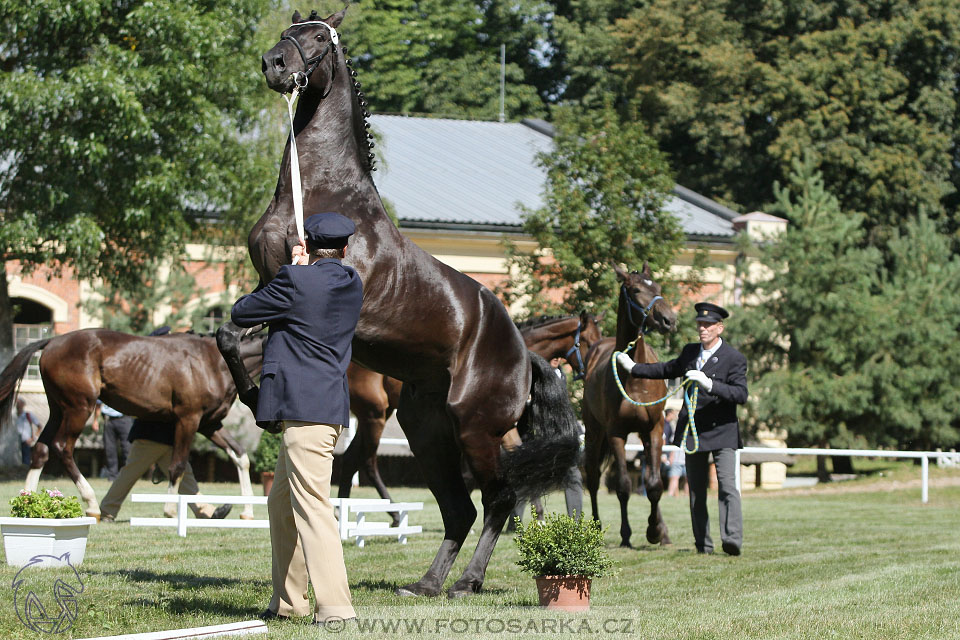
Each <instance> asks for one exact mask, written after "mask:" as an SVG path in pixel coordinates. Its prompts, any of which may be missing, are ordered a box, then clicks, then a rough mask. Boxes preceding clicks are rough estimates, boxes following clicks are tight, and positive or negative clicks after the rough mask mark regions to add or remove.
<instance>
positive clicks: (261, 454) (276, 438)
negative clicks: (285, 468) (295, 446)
mask: <svg viewBox="0 0 960 640" xmlns="http://www.w3.org/2000/svg"><path fill="white" fill-rule="evenodd" d="M282 438H283V434H280V433H270V432H269V431H264V432H263V433H262V434H260V442H259V443H258V444H257V448H256V449H254V450H253V453H252V454H251V455H250V464H251V465H253V470H254V471H257V472H261V471H273V470H274V469H276V468H277V456H279V455H280V444H281V442H282Z"/></svg>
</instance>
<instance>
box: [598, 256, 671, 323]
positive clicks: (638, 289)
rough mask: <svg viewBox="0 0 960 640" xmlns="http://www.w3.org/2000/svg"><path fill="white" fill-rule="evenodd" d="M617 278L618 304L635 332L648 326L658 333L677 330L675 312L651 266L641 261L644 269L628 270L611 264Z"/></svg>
mask: <svg viewBox="0 0 960 640" xmlns="http://www.w3.org/2000/svg"><path fill="white" fill-rule="evenodd" d="M613 269H614V271H616V272H617V280H619V281H620V305H621V307H624V306H625V307H626V313H627V318H628V320H629V322H630V324H631V325H632V326H634V327H635V328H636V331H637V332H638V333H645V332H647V331H649V330H650V329H654V330H656V331H659V332H660V333H671V332H673V331H676V330H677V314H676V312H675V311H674V310H673V309H672V308H671V307H670V305H669V304H667V301H666V300H664V299H663V297H662V296H661V295H660V284H659V283H657V282H655V281H654V279H653V276H652V275H651V274H650V265H649V264H647V263H646V262H644V263H643V271H639V272H637V271H631V272H630V273H627V272H626V271H624V270H623V269H621V268H620V266H619V265H617V264H614V265H613Z"/></svg>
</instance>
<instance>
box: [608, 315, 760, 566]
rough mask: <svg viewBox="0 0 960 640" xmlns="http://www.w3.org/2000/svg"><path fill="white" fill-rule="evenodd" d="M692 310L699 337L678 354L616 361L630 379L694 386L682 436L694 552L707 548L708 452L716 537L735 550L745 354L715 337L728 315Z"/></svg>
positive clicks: (739, 531) (677, 437)
mask: <svg viewBox="0 0 960 640" xmlns="http://www.w3.org/2000/svg"><path fill="white" fill-rule="evenodd" d="M694 308H695V309H696V310H697V317H696V321H697V332H698V333H699V336H700V342H699V344H698V343H692V344H688V345H686V346H684V347H683V350H682V351H681V352H680V355H679V356H678V357H676V358H675V359H673V360H670V361H668V362H655V363H644V364H637V363H635V362H634V361H633V360H632V359H631V358H630V356H628V355H626V354H625V353H621V354H619V355H618V356H617V362H618V364H619V365H620V366H621V367H623V368H624V369H627V370H629V372H630V375H632V376H633V377H635V378H654V379H663V378H678V377H680V376H684V377H685V378H686V379H687V380H690V381H692V382H694V383H696V384H697V385H698V386H699V397H698V398H697V410H696V413H695V414H694V416H693V417H694V419H695V420H694V424H695V426H696V431H697V434H698V436H699V442H697V441H695V439H694V434H693V433H690V434H689V435H688V438H687V441H686V447H687V451H690V450H693V449H695V448H696V453H688V454H687V456H686V465H687V486H688V488H689V491H690V519H691V521H692V524H693V538H694V541H695V543H696V546H697V551H698V552H700V553H713V540H712V539H711V538H710V520H709V518H708V514H707V486H708V482H709V473H710V471H709V468H710V457H711V456H712V457H713V460H714V463H715V464H716V468H717V485H718V488H719V492H718V493H719V499H720V539H721V542H722V547H723V550H724V552H725V553H727V554H728V555H732V556H738V555H740V552H741V548H742V545H743V516H742V511H741V503H740V491H739V489H738V488H737V475H736V471H737V469H736V450H737V449H740V448H742V447H743V441H742V440H741V438H740V422H739V421H738V420H737V405H738V404H744V403H745V402H746V401H747V359H746V358H745V357H744V356H743V354H742V353H740V352H739V351H737V350H736V349H735V348H733V347H732V346H731V345H729V344H728V343H727V342H725V341H723V340H722V339H721V338H720V335H721V334H722V333H723V328H724V327H723V321H724V319H726V318H727V317H728V316H729V315H730V314H729V313H728V312H727V310H726V309H724V308H723V307H720V306H718V305H715V304H713V303H710V302H700V303H698V304H696V305H694ZM689 418H690V416H688V415H687V408H686V406H684V408H683V410H682V411H681V412H680V417H679V419H678V420H677V428H676V432H675V434H674V437H673V444H675V445H677V446H678V447H679V446H683V445H684V442H683V434H684V430H685V428H686V426H687V422H688V419H689Z"/></svg>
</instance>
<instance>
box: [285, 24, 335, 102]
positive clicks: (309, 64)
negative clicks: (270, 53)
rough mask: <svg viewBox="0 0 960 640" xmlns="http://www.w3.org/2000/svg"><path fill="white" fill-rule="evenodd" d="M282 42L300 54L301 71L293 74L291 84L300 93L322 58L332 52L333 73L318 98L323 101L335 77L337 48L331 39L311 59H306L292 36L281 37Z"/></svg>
mask: <svg viewBox="0 0 960 640" xmlns="http://www.w3.org/2000/svg"><path fill="white" fill-rule="evenodd" d="M324 24H325V23H324ZM327 28H329V27H327ZM284 40H286V41H287V42H292V43H293V46H295V47H296V48H297V51H298V52H299V53H300V59H301V60H303V71H297V72H296V73H294V74H293V82H294V84H296V85H297V89H298V90H300V91H303V90H304V89H306V88H307V83H308V82H309V80H310V76H311V75H312V74H313V72H314V71H316V70H317V67H318V66H319V65H320V62H321V61H322V60H323V58H324V56H326V55H327V54H328V53H330V52H331V51H332V52H333V57H334V61H333V65H332V68H333V72H332V75H331V76H330V88H329V89H327V91H326V93H324V94H323V95H322V96H320V98H321V99H323V98H326V97H327V96H328V95H330V92H331V91H332V90H333V81H334V80H335V79H336V77H337V61H336V57H337V48H336V45H335V44H334V42H333V39H331V40H330V42H328V43H327V46H326V47H324V48H323V50H322V51H321V52H320V53H319V54H317V55H315V56H313V57H312V58H307V54H306V52H305V51H304V50H303V46H302V45H301V44H300V41H299V40H297V39H296V38H294V37H293V36H283V37H282V38H280V41H281V42H282V41H284Z"/></svg>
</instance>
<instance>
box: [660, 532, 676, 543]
mask: <svg viewBox="0 0 960 640" xmlns="http://www.w3.org/2000/svg"><path fill="white" fill-rule="evenodd" d="M668 544H673V542H671V541H670V536H668V535H667V534H663V536H661V537H660V546H666V545H668Z"/></svg>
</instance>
